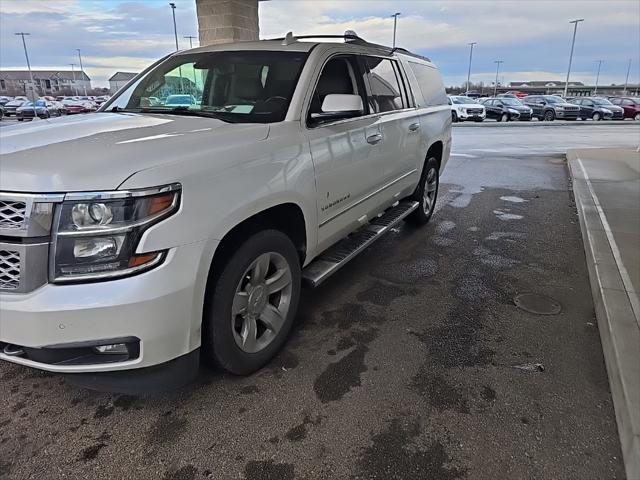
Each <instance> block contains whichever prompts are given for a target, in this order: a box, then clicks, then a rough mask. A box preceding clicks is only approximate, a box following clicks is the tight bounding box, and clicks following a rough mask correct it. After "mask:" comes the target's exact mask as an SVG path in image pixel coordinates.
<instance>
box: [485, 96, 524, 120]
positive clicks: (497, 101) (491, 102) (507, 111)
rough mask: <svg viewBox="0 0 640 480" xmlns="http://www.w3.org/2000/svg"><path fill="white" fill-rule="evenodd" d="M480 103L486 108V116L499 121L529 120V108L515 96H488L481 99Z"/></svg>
mask: <svg viewBox="0 0 640 480" xmlns="http://www.w3.org/2000/svg"><path fill="white" fill-rule="evenodd" d="M482 105H484V107H485V109H486V110H487V118H493V119H494V120H497V121H499V122H509V121H513V120H524V121H529V120H531V113H532V111H531V108H529V107H527V106H525V105H523V104H522V103H521V102H520V101H519V100H517V99H515V98H510V97H488V98H484V99H482Z"/></svg>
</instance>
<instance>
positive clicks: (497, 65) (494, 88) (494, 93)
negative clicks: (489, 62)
mask: <svg viewBox="0 0 640 480" xmlns="http://www.w3.org/2000/svg"><path fill="white" fill-rule="evenodd" d="M493 63H495V64H496V83H495V85H494V86H493V96H494V97H495V96H496V94H497V93H498V71H499V70H500V64H501V63H504V61H503V60H494V61H493Z"/></svg>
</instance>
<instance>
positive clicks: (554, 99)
mask: <svg viewBox="0 0 640 480" xmlns="http://www.w3.org/2000/svg"><path fill="white" fill-rule="evenodd" d="M544 99H545V100H546V101H547V102H548V103H566V102H565V101H564V100H563V99H561V98H560V97H556V96H555V95H545V96H544Z"/></svg>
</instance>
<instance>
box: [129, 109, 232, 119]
mask: <svg viewBox="0 0 640 480" xmlns="http://www.w3.org/2000/svg"><path fill="white" fill-rule="evenodd" d="M128 111H134V110H132V109H128ZM135 111H136V112H139V113H169V114H172V115H185V116H193V117H207V118H217V119H220V120H222V121H224V122H228V123H236V122H235V121H234V120H233V119H231V118H229V116H228V115H225V113H226V112H211V111H208V110H192V109H190V108H189V107H187V106H184V105H180V106H177V107H170V108H167V107H140V108H138V109H135Z"/></svg>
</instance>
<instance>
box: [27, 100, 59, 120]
mask: <svg viewBox="0 0 640 480" xmlns="http://www.w3.org/2000/svg"><path fill="white" fill-rule="evenodd" d="M35 115H37V116H38V117H40V118H49V117H60V116H62V112H61V111H60V110H59V109H58V107H57V106H56V105H54V104H53V102H50V101H49V100H44V99H42V98H41V99H39V100H36V101H35V106H34V103H33V102H25V103H23V104H22V105H21V106H20V107H18V108H17V109H16V116H17V117H18V121H20V122H21V121H23V120H25V119H30V118H33V117H34V116H35Z"/></svg>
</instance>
